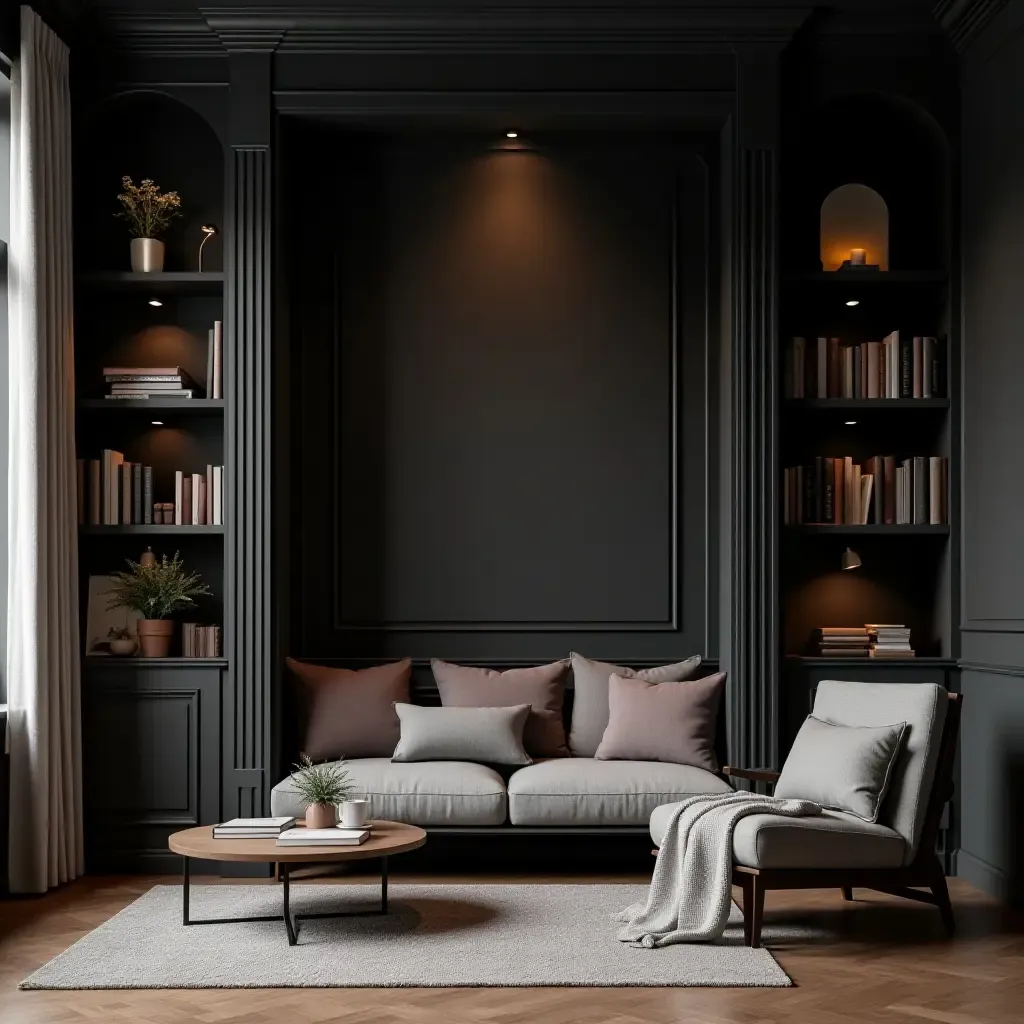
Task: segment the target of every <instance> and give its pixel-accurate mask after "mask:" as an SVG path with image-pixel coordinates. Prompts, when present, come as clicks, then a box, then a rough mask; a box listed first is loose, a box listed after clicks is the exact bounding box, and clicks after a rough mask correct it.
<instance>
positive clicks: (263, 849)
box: [167, 821, 427, 946]
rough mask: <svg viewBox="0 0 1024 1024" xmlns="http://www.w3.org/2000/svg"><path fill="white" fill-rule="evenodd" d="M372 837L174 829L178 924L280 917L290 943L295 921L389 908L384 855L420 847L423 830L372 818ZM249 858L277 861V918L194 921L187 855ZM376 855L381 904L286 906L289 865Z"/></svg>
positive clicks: (296, 928) (296, 925)
mask: <svg viewBox="0 0 1024 1024" xmlns="http://www.w3.org/2000/svg"><path fill="white" fill-rule="evenodd" d="M367 827H368V828H369V829H370V838H369V839H367V840H366V842H365V843H363V844H362V845H360V846H278V845H277V840H276V839H214V838H213V826H212V825H200V826H199V827H198V828H187V829H185V830H184V831H183V832H175V833H174V834H173V835H171V836H170V837H169V838H168V840H167V845H168V846H169V847H170V849H171V852H172V853H178V854H181V858H182V887H181V892H182V904H181V923H182V924H183V925H193V924H238V923H241V922H249V921H280V920H281V919H282V918H283V919H284V924H285V928H286V929H287V931H288V944H289V945H290V946H294V945H295V943H296V942H297V941H298V931H299V921H300V920H304V919H306V918H314V917H358V916H364V915H367V914H386V913H387V912H388V857H392V856H395V855H396V854H399V853H408V852H409V850H415V849H418V848H419V847H420V846H422V845H423V844H424V843H425V842H426V841H427V833H426V832H424V831H423V829H421V828H418V827H417V826H415V825H405V824H403V823H402V822H400V821H371V822H369V823H368V824H367ZM193 857H194V858H196V859H197V860H215V861H247V862H250V863H257V864H277V865H278V872H279V874H280V876H281V889H282V894H283V897H284V908H283V911H282V914H281V917H222V918H210V919H204V920H201V921H197V920H195V919H193V918H191V917H189V907H188V900H189V860H190V859H191V858H193ZM372 859H378V860H380V908H379V909H374V910H349V911H342V912H339V913H336V914H334V913H327V914H301V915H300V914H296V915H295V917H294V918H292V914H291V910H290V909H289V902H288V900H289V883H290V879H289V875H290V872H291V869H292V868H293V867H295V866H296V865H298V866H304V865H309V864H336V863H339V862H342V861H350V860H372Z"/></svg>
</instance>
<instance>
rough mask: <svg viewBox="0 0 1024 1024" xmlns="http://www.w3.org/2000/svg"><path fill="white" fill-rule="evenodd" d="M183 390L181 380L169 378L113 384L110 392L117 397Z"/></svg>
mask: <svg viewBox="0 0 1024 1024" xmlns="http://www.w3.org/2000/svg"><path fill="white" fill-rule="evenodd" d="M183 390H184V388H183V387H182V385H181V384H180V383H179V378H177V377H168V378H166V379H161V380H151V381H138V382H133V383H125V384H111V385H110V392H111V394H115V395H118V394H123V395H131V394H137V393H138V392H140V391H160V392H163V391H183Z"/></svg>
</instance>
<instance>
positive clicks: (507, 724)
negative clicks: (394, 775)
mask: <svg viewBox="0 0 1024 1024" xmlns="http://www.w3.org/2000/svg"><path fill="white" fill-rule="evenodd" d="M395 711H396V712H397V713H398V720H399V723H400V725H401V730H402V734H401V737H400V738H399V740H398V746H397V747H395V752H394V754H393V755H392V757H391V760H392V761H478V762H480V763H481V764H532V763H533V762H532V759H531V757H530V755H529V754H527V753H526V750H525V749H524V748H523V727H524V726H525V725H526V719H527V716H528V715H529V714H530V705H529V704H516V705H514V706H512V707H506V708H425V707H420V706H419V705H418V704H399V703H396V704H395Z"/></svg>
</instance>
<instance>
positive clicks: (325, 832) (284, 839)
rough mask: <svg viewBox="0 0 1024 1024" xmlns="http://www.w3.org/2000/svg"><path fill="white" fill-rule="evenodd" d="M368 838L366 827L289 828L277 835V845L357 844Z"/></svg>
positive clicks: (368, 833) (368, 831)
mask: <svg viewBox="0 0 1024 1024" xmlns="http://www.w3.org/2000/svg"><path fill="white" fill-rule="evenodd" d="M369 838H370V830H369V829H368V828H290V829H288V830H287V831H286V832H282V833H281V834H280V835H279V836H278V837H277V845H278V846H359V845H360V844H361V843H365V842H366V840H367V839H369Z"/></svg>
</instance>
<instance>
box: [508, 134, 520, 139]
mask: <svg viewBox="0 0 1024 1024" xmlns="http://www.w3.org/2000/svg"><path fill="white" fill-rule="evenodd" d="M505 138H506V139H518V138H519V132H505Z"/></svg>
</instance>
